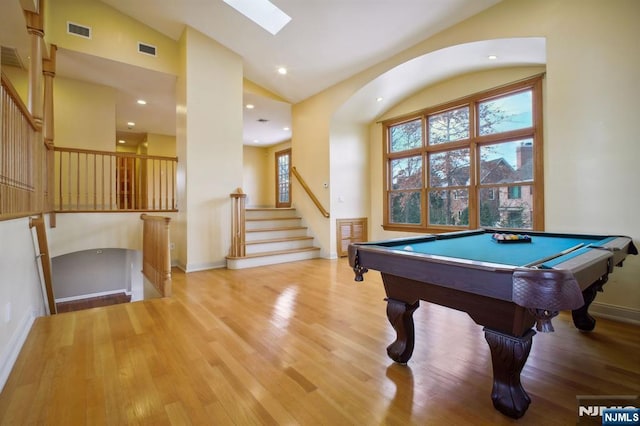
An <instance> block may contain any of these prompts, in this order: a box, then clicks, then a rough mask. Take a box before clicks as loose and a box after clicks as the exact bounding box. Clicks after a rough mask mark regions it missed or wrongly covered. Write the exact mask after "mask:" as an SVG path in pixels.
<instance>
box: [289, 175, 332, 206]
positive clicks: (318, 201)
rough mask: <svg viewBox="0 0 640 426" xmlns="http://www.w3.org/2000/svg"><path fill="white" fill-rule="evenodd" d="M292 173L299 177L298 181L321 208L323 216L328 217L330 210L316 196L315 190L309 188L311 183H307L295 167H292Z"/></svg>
mask: <svg viewBox="0 0 640 426" xmlns="http://www.w3.org/2000/svg"><path fill="white" fill-rule="evenodd" d="M291 173H293V175H294V176H295V177H296V179H298V182H300V185H301V186H302V188H303V189H304V191H305V192H306V193H307V195H308V196H309V198H311V201H313V204H315V205H316V207H317V208H318V210H320V213H321V214H322V216H324V217H326V218H328V217H329V212H328V211H327V210H326V209H325V208H324V207H322V204H321V203H320V200H318V197H316V196H315V194H314V193H313V191H311V188H309V185H307V183H306V182H305V181H304V179H303V178H302V176H300V173H298V170H297V169H296V168H295V167H292V168H291Z"/></svg>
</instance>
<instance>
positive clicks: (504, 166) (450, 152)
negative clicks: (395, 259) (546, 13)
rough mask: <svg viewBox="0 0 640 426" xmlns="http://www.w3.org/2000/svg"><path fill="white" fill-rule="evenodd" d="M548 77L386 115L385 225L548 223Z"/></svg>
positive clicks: (441, 227) (442, 227) (536, 226)
mask: <svg viewBox="0 0 640 426" xmlns="http://www.w3.org/2000/svg"><path fill="white" fill-rule="evenodd" d="M541 82H542V76H537V77H535V78H531V79H528V80H526V81H521V82H518V83H514V84H511V85H509V86H505V87H501V88H498V89H493V90H490V91H487V92H483V93H479V94H476V95H472V96H469V97H468V98H465V99H462V100H458V101H455V102H452V103H449V104H446V105H441V106H439V107H435V108H430V109H426V110H424V111H420V112H419V113H416V114H412V115H411V116H408V117H401V118H396V119H392V120H387V121H385V122H384V123H383V127H384V143H385V162H384V164H385V176H386V181H385V187H384V191H385V197H384V199H385V205H384V208H385V215H384V228H385V229H388V230H405V231H417V232H425V231H428V232H430V231H435V232H438V231H447V230H456V229H468V228H472V229H473V228H478V227H503V228H516V229H531V230H542V229H543V228H544V216H543V186H542V185H543V176H542V170H543V167H542V89H541Z"/></svg>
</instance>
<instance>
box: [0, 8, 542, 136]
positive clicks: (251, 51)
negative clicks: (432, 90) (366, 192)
mask: <svg viewBox="0 0 640 426" xmlns="http://www.w3.org/2000/svg"><path fill="white" fill-rule="evenodd" d="M102 2H103V3H105V4H107V5H109V6H111V7H113V8H115V9H117V10H119V11H121V12H122V13H125V14H127V15H129V16H131V17H133V18H135V19H137V20H138V21H140V22H142V23H144V24H146V25H148V26H149V27H151V28H154V29H155V30H157V31H159V32H161V33H163V34H165V35H167V36H169V37H171V38H173V39H176V40H177V39H178V38H179V37H180V35H181V33H182V31H183V29H184V27H185V25H188V26H190V27H192V28H194V29H196V30H198V31H200V32H202V33H203V34H205V35H207V36H209V37H211V38H212V39H214V40H216V41H218V42H219V43H221V44H223V45H225V46H226V47H228V48H229V49H231V50H233V51H235V52H236V53H237V54H239V55H240V56H241V57H242V58H243V61H244V73H245V78H247V79H249V80H251V81H253V82H255V83H257V84H258V85H260V86H262V87H264V88H265V89H267V90H269V91H271V92H273V93H275V94H277V95H279V96H280V97H282V98H283V99H284V100H285V101H287V102H278V101H273V100H270V99H266V98H263V97H260V96H256V95H255V94H250V93H247V94H245V97H246V99H245V103H253V104H254V105H256V108H254V109H253V110H245V117H244V118H245V124H244V127H245V135H244V142H245V144H254V140H260V141H261V142H262V143H265V144H273V143H277V142H281V141H283V140H287V139H289V138H290V131H284V132H283V127H290V104H292V103H296V102H299V101H302V100H304V99H306V98H308V97H310V96H312V95H314V94H316V93H318V92H321V91H323V90H325V89H327V88H328V87H330V86H332V85H334V84H336V83H338V82H340V81H342V80H344V79H346V78H349V77H351V76H352V75H354V74H356V73H358V72H360V71H362V70H364V69H366V68H368V67H371V66H372V65H374V64H377V63H379V62H381V61H383V60H385V59H387V58H389V57H391V56H393V55H394V54H396V53H398V52H399V51H401V50H403V49H406V48H409V47H411V46H413V45H415V44H416V43H418V42H420V41H422V40H424V39H426V38H428V37H430V36H431V35H433V34H436V33H437V32H439V31H442V30H443V29H446V28H447V27H449V26H451V25H453V24H455V23H457V22H460V21H462V20H464V19H466V18H468V17H470V16H472V15H474V14H476V13H478V12H480V11H482V10H484V9H486V8H488V7H491V6H493V5H494V4H496V3H498V2H499V0H306V1H300V0H272V2H273V3H274V4H275V5H276V6H277V7H279V8H280V9H281V10H283V11H284V12H285V13H286V14H288V15H289V16H290V17H291V18H292V19H291V21H290V22H289V23H288V24H287V25H285V27H284V28H283V29H282V30H281V31H280V32H279V33H277V34H276V35H272V34H270V33H269V32H267V31H265V30H264V29H262V28H261V27H259V26H258V25H256V24H255V23H254V22H252V21H251V20H249V19H248V18H246V17H245V16H243V15H241V14H240V13H238V12H237V11H236V10H235V9H233V8H231V7H230V6H228V5H227V4H226V3H224V2H223V1H222V0H180V1H176V0H136V1H130V0H102ZM9 3H12V4H13V3H15V4H18V1H17V0H15V1H13V0H12V1H3V2H2V4H3V6H2V9H1V10H0V12H2V14H1V15H0V16H2V21H3V22H2V26H3V27H5V24H7V25H9V24H11V25H14V24H15V22H14V21H15V20H14V19H10V20H7V18H6V17H8V16H11V15H9V13H15V10H14V9H16V7H14V6H9ZM5 21H7V22H5ZM18 21H19V20H18ZM6 28H8V27H5V30H1V31H0V36H2V39H1V41H2V44H3V46H5V45H6V43H8V42H10V43H19V41H15V40H11V41H6V40H8V36H7V35H6V34H5V33H7V32H8V31H7V30H6ZM491 53H494V54H499V55H501V59H502V61H503V62H502V64H501V66H505V65H508V64H539V63H544V40H541V39H530V40H491V41H484V42H478V43H471V44H469V45H464V46H457V47H454V48H451V49H447V50H446V51H441V52H434V54H436V55H437V58H436V59H437V60H436V61H434V60H433V59H434V58H433V57H432V58H431V60H430V62H429V63H430V66H425V64H424V63H423V62H424V60H423V62H422V63H421V60H420V58H416V59H415V60H413V61H410V62H408V63H407V64H405V65H403V66H400V67H397V68H396V69H394V70H391V71H390V72H388V73H386V74H385V75H382V76H380V77H379V78H378V79H376V80H374V81H372V82H370V83H369V84H368V85H367V87H365V88H363V89H362V90H361V91H360V92H359V93H358V94H357V95H356V96H354V98H353V99H352V100H351V101H350V102H349V103H348V104H347V105H345V106H344V108H343V109H342V111H341V114H343V116H344V117H350V118H351V119H354V120H359V121H366V120H371V119H373V118H374V117H375V116H376V115H378V114H380V113H381V112H383V111H384V109H385V108H389V107H390V106H391V105H392V102H397V101H398V100H401V99H402V98H404V97H406V96H407V95H408V94H409V93H411V92H412V91H415V90H417V89H419V88H421V87H424V86H425V85H427V84H432V83H434V82H436V81H438V80H442V79H444V78H448V77H450V76H453V75H456V74H460V73H462V72H468V71H471V70H478V69H483V68H487V67H490V66H496V64H490V63H488V62H487V60H486V55H488V54H491ZM58 64H59V65H58V74H59V75H60V76H67V77H70V78H80V79H86V78H87V77H86V76H87V74H88V73H84V74H83V72H82V69H83V67H93V69H94V70H95V69H99V70H102V71H103V72H99V73H95V72H93V73H91V75H95V77H92V78H94V79H98V80H101V81H96V82H99V83H100V84H106V85H109V86H112V87H115V88H116V89H118V90H119V93H120V95H119V96H118V101H119V102H118V106H117V120H118V128H119V130H125V128H126V121H128V120H129V118H128V117H129V114H132V113H133V111H129V108H130V107H129V106H127V105H132V102H131V99H128V96H129V95H127V93H130V92H131V88H130V87H129V88H128V87H126V86H127V85H129V86H131V85H135V87H136V90H137V92H138V93H139V92H140V91H148V92H149V95H148V97H154V96H155V97H156V98H157V99H158V102H153V105H152V104H151V103H150V105H149V108H148V109H147V111H148V112H149V113H148V116H147V117H144V118H139V119H136V120H137V122H138V123H139V125H137V126H136V127H137V128H138V129H144V131H148V132H154V133H161V134H175V125H174V124H173V123H175V119H172V118H171V116H172V114H173V117H175V101H174V96H175V95H174V88H173V87H172V85H173V84H175V83H174V81H173V80H172V79H171V78H166V76H163V75H161V74H158V73H154V72H144V71H142V70H139V69H137V70H133V69H128V70H122V69H119V70H114V69H113V68H117V67H126V65H123V64H115V63H109V61H106V60H101V59H100V58H94V57H88V56H87V55H82V54H79V53H75V52H70V51H64V50H62V51H61V52H59V58H58ZM434 64H436V66H434ZM279 67H286V68H287V70H288V73H287V74H286V75H281V74H279V73H278V72H277V70H278V68H279ZM123 71H124V72H126V73H127V74H126V75H127V76H128V78H127V79H116V78H113V75H115V73H116V72H118V73H121V72H123ZM120 75H122V74H120ZM379 96H382V97H384V99H385V101H384V102H375V99H376V98H377V97H379ZM172 102H173V103H172ZM155 108H158V109H157V110H156V109H155ZM259 119H266V120H268V122H267V124H265V122H264V121H258V120H259ZM167 124H168V125H167Z"/></svg>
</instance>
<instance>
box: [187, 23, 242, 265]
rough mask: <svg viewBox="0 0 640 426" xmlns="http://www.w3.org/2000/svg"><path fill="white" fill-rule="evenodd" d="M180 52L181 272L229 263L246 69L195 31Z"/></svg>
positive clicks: (189, 32) (190, 31) (238, 179)
mask: <svg viewBox="0 0 640 426" xmlns="http://www.w3.org/2000/svg"><path fill="white" fill-rule="evenodd" d="M181 52H182V53H181V55H182V60H183V61H184V62H183V69H182V70H181V72H180V75H179V76H178V82H177V86H178V87H177V101H178V119H177V126H176V134H177V136H176V142H177V152H178V158H179V159H180V162H179V171H178V172H179V176H178V179H179V182H178V200H179V206H178V207H179V209H180V213H179V215H178V221H179V224H178V228H179V229H180V230H179V231H178V238H179V239H178V243H179V244H180V246H181V247H180V252H179V253H178V256H179V257H178V259H179V262H180V266H181V267H182V268H184V269H185V270H186V271H193V270H198V269H207V268H212V267H221V266H224V265H225V264H226V261H225V256H226V255H227V254H228V251H229V247H230V244H231V238H230V234H231V231H230V230H231V202H230V197H229V194H230V193H231V192H233V191H235V190H236V188H238V187H242V72H243V71H242V58H241V57H240V56H238V55H236V54H235V53H233V52H231V51H230V50H228V49H227V48H225V47H224V46H222V45H220V44H219V43H217V42H215V41H213V40H211V39H210V38H208V37H206V36H204V35H203V34H201V33H199V32H198V31H195V30H193V29H192V28H187V29H186V30H185V32H184V34H183V36H182V38H181ZM186 111H188V114H186ZM212 129H215V130H214V131H212Z"/></svg>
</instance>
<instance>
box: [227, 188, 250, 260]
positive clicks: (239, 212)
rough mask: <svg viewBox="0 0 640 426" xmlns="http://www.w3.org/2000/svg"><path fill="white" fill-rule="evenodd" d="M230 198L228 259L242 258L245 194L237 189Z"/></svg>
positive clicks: (243, 252) (240, 189)
mask: <svg viewBox="0 0 640 426" xmlns="http://www.w3.org/2000/svg"><path fill="white" fill-rule="evenodd" d="M229 195H230V196H231V250H230V252H229V257H244V255H245V248H244V211H245V205H244V204H245V200H246V199H247V194H245V193H244V192H242V188H238V189H237V190H236V192H234V193H231V194H229Z"/></svg>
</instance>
